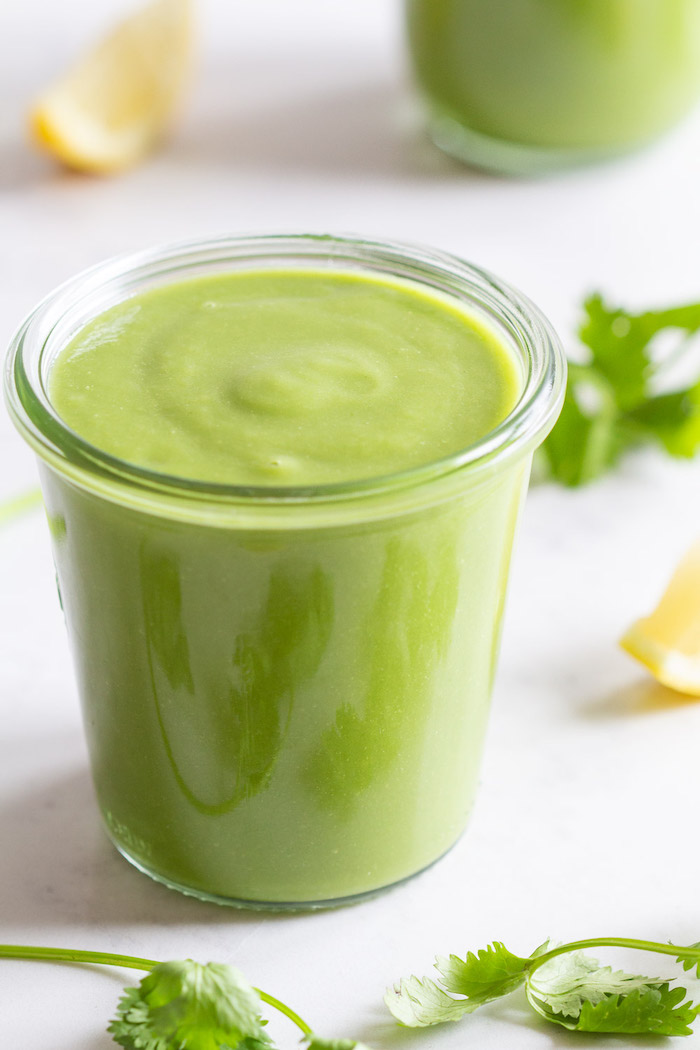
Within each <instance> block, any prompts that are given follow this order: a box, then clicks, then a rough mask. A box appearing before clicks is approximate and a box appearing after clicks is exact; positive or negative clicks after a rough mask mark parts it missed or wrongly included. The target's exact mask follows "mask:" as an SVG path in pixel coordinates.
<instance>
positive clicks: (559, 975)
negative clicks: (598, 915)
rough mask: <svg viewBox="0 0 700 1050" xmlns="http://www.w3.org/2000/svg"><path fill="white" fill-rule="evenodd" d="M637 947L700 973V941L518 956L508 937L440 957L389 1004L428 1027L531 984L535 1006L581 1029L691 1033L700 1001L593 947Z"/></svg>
mask: <svg viewBox="0 0 700 1050" xmlns="http://www.w3.org/2000/svg"><path fill="white" fill-rule="evenodd" d="M599 947H610V948H632V949H636V950H639V951H647V952H658V953H660V954H662V955H670V956H673V957H674V959H675V960H676V962H677V963H680V964H681V965H682V966H683V969H684V970H695V971H696V973H697V975H698V976H700V943H699V944H692V945H689V946H688V947H679V946H677V945H673V944H659V943H658V942H656V941H640V940H632V939H629V938H617V937H597V938H593V939H589V940H584V941H573V942H571V943H569V944H562V945H558V946H557V947H554V948H550V947H549V944H548V943H545V944H543V945H540V947H539V948H536V949H535V950H534V952H532V954H531V955H528V956H525V957H521V956H518V955H513V954H512V953H511V952H510V951H508V949H507V948H506V947H505V945H504V944H503V943H501V942H500V941H494V943H493V944H490V945H489V946H488V947H487V948H482V949H481V950H480V951H478V952H476V953H474V952H468V953H467V955H466V956H465V958H464V959H462V958H459V957H458V956H456V955H450V956H449V957H448V958H440V957H438V959H437V960H436V962H435V966H436V969H437V971H438V974H439V977H438V980H437V981H434V980H432V979H431V978H429V977H422V978H418V977H407V978H402V979H401V980H400V981H399V983H398V984H397V985H395V986H394V987H393V988H391V989H389V990H388V991H387V993H386V996H385V1002H386V1004H387V1006H388V1007H389V1009H390V1011H391V1013H392V1014H393V1015H394V1017H395V1018H396V1020H397V1021H398V1022H399V1024H401V1025H405V1026H407V1027H410V1028H424V1027H427V1026H429V1025H435V1024H442V1023H444V1022H445V1021H459V1020H460V1019H461V1018H462V1017H464V1016H465V1015H466V1014H470V1013H473V1011H474V1010H477V1009H479V1007H481V1006H484V1005H485V1004H486V1003H489V1002H492V1001H493V1000H494V999H501V998H502V997H503V996H506V995H509V994H510V993H511V992H514V991H515V990H516V989H517V988H521V987H524V989H525V994H526V997H527V1001H528V1002H529V1004H530V1006H532V1008H533V1009H534V1010H535V1011H536V1012H537V1013H538V1014H540V1015H541V1016H542V1017H543V1018H545V1020H547V1021H552V1022H553V1023H554V1024H558V1025H561V1026H562V1027H564V1028H568V1029H569V1030H570V1031H575V1032H606V1033H617V1034H618V1035H640V1034H646V1035H690V1034H691V1033H692V1028H691V1025H692V1023H693V1021H694V1020H695V1017H696V1016H697V1014H698V1012H700V1005H695V1004H693V1003H692V1002H691V1001H690V999H688V998H687V996H688V992H687V990H686V989H685V988H683V987H681V986H680V985H678V986H675V987H672V986H671V981H670V980H668V979H666V978H657V977H643V976H639V975H636V974H628V973H625V972H624V971H622V970H613V969H612V968H611V967H610V966H601V965H600V963H599V962H598V960H597V959H594V958H591V957H590V956H589V955H586V954H584V953H585V951H586V950H587V949H590V948H599Z"/></svg>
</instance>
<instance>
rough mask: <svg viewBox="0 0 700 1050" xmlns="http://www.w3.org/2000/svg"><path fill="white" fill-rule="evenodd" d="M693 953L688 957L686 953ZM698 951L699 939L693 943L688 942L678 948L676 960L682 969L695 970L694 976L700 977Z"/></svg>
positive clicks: (699, 950)
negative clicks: (685, 945) (684, 946)
mask: <svg viewBox="0 0 700 1050" xmlns="http://www.w3.org/2000/svg"><path fill="white" fill-rule="evenodd" d="M689 952H691V953H694V955H691V957H690V958H688V954H687V953H689ZM698 952H700V941H696V943H695V944H689V945H688V947H687V948H683V949H678V955H677V957H676V961H677V962H679V963H681V964H682V966H683V969H684V970H695V976H696V977H700V959H698V955H697V953H698Z"/></svg>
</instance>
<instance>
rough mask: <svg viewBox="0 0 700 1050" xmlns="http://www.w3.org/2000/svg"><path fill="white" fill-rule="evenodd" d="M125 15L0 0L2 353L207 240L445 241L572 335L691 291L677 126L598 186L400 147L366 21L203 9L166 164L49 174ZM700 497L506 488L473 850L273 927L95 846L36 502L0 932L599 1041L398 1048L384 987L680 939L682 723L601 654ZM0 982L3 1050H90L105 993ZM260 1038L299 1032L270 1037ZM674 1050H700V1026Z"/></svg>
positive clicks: (699, 143)
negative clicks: (72, 287) (461, 962)
mask: <svg viewBox="0 0 700 1050" xmlns="http://www.w3.org/2000/svg"><path fill="white" fill-rule="evenodd" d="M126 7H128V5H127V4H124V3H121V2H120V0H102V2H101V3H100V4H94V3H89V2H88V0H62V2H61V3H60V4H48V3H46V0H23V2H21V3H20V0H8V2H6V3H5V4H4V5H3V7H2V10H1V11H0V48H1V51H2V56H3V57H2V62H1V63H0V89H1V90H0V253H1V255H0V266H1V270H0V337H1V341H2V342H3V343H6V342H7V339H8V338H9V336H10V334H11V332H12V330H13V328H14V327H15V326H16V325H17V323H18V322H19V320H20V319H21V317H22V315H23V314H24V313H25V312H26V311H27V310H28V309H29V308H30V307H31V306H32V305H33V304H34V303H35V301H36V300H37V299H38V298H39V297H40V296H42V295H43V294H44V293H46V292H47V291H49V290H50V289H51V288H52V287H53V286H54V285H56V284H57V283H58V282H60V281H61V280H62V279H64V278H66V277H68V276H69V275H71V274H73V273H74V272H75V271H77V270H78V269H81V268H83V267H85V266H87V265H89V264H91V263H93V262H96V261H98V260H100V259H102V258H104V257H105V256H108V255H111V254H114V253H116V252H121V251H124V250H127V249H132V248H137V247H142V246H147V245H150V244H152V243H156V242H159V241H164V240H173V239H179V238H182V237H189V236H196V235H200V234H211V233H218V232H223V231H230V232H234V231H237V232H248V231H261V232H262V231H295V230H296V231H299V230H302V231H306V230H313V231H352V232H358V233H364V234H367V235H371V236H377V237H391V238H398V239H402V240H411V241H419V242H425V243H427V244H431V245H435V246H438V247H441V248H445V249H449V250H452V251H455V252H458V253H460V254H462V255H464V256H465V257H467V258H470V259H472V260H473V261H476V262H478V263H480V264H481V265H484V266H487V267H489V268H491V269H493V270H494V271H496V272H497V273H499V274H500V275H501V276H503V277H505V278H507V279H509V280H510V281H512V282H513V283H515V284H517V285H519V286H520V287H521V288H522V289H523V290H524V291H526V292H527V293H529V294H530V296H531V297H532V298H533V299H535V300H536V301H537V302H538V303H539V304H540V305H541V306H542V307H543V308H544V309H545V311H546V312H548V313H549V315H550V316H551V318H552V319H553V320H554V322H555V323H556V324H557V326H558V327H559V328H560V330H561V332H562V335H563V337H564V339H565V342H567V344H568V345H569V346H572V345H575V344H574V339H573V332H574V329H575V324H576V320H577V316H578V304H579V302H580V300H581V298H582V296H583V294H584V293H585V292H587V291H589V290H590V289H593V288H601V289H603V290H604V291H606V292H607V293H608V294H609V296H610V297H611V298H612V299H614V300H617V301H619V302H621V303H623V304H626V305H630V306H633V307H634V306H639V307H645V306H652V305H665V304H668V303H671V302H680V301H683V300H689V301H690V300H693V299H698V298H700V248H699V247H698V246H699V245H700V203H699V202H700V192H699V191H698V187H699V186H700V112H698V113H696V114H695V116H694V117H693V118H691V119H690V120H689V121H687V122H686V123H685V124H684V126H682V127H681V128H680V129H678V130H677V131H675V132H673V133H672V134H671V135H670V136H668V137H667V138H666V139H665V140H664V141H663V142H661V143H660V144H659V145H657V146H656V147H655V148H653V149H651V150H649V151H647V152H644V153H642V154H640V155H637V156H634V157H631V158H629V159H626V160H624V161H622V162H618V163H615V164H611V165H609V166H605V167H601V168H596V169H592V170H587V171H583V172H576V173H572V174H567V175H564V176H559V177H557V178H550V179H542V180H536V181H509V180H506V179H499V178H492V177H488V176H485V175H480V174H476V173H474V172H470V171H467V170H465V169H462V168H460V167H458V166H457V165H455V164H453V163H451V162H449V161H448V160H446V159H445V158H443V157H441V156H440V155H439V154H438V153H437V152H436V151H434V150H433V148H432V147H431V146H430V145H429V143H428V142H427V141H426V140H425V138H424V137H423V135H422V133H421V128H420V122H419V119H418V117H417V115H416V111H415V106H414V104H413V102H412V100H411V96H410V92H409V90H408V87H407V83H406V80H407V78H406V72H405V62H404V59H403V56H402V41H401V26H400V11H399V7H398V4H397V3H395V2H389V0H353V3H351V4H339V3H329V2H327V0H294V2H292V0H236V3H232V2H227V0H202V2H201V4H200V23H201V38H200V45H199V48H200V62H199V68H198V71H197V75H196V79H195V81H194V83H193V85H192V89H191V91H190V93H189V96H188V99H187V102H186V105H185V108H184V112H183V115H182V119H181V121H180V122H179V124H178V126H177V130H176V132H175V134H174V135H173V137H172V138H171V140H170V142H169V144H168V145H167V146H166V148H165V149H164V150H163V151H162V152H160V153H159V154H158V155H157V156H154V157H153V158H152V159H150V160H149V161H148V162H147V163H145V164H143V165H142V166H141V167H139V168H137V169H136V170H134V171H132V172H130V173H128V174H126V175H123V176H120V177H118V178H106V179H91V178H84V177H80V176H77V175H70V174H67V173H65V172H62V171H60V170H58V169H57V168H56V167H55V166H54V165H53V164H52V163H51V161H50V160H49V159H47V158H44V157H42V156H40V155H38V154H36V153H35V152H33V150H32V148H31V147H30V146H29V145H28V144H27V143H26V141H25V132H24V116H25V112H26V108H27V105H28V103H29V100H30V99H31V98H32V96H33V95H34V94H35V93H36V91H37V90H39V89H40V88H41V87H42V86H43V85H44V84H45V83H46V82H47V81H48V80H49V79H50V78H51V76H52V75H54V74H55V73H56V72H57V71H59V70H60V69H61V68H62V67H63V66H65V64H66V63H67V62H68V61H69V59H70V57H71V56H72V55H73V54H75V53H76V52H78V51H79V50H80V48H81V47H82V46H83V45H84V44H85V43H86V42H87V41H88V40H90V39H91V38H92V37H93V36H94V34H95V33H97V32H99V31H100V30H101V29H103V28H105V27H106V26H107V25H109V24H110V22H111V21H112V19H113V18H114V17H115V15H116V14H118V13H119V12H120V11H122V10H123V9H124V8H126ZM0 463H1V465H2V469H1V472H0V497H3V496H11V495H13V494H16V493H20V492H22V491H23V490H25V489H27V488H31V487H32V486H33V485H34V484H35V470H34V464H33V461H32V458H31V456H30V454H29V453H28V451H27V450H26V449H25V448H24V446H23V445H22V443H21V442H20V439H19V438H18V437H17V436H16V435H15V433H14V431H13V430H12V427H11V425H10V423H9V421H8V420H7V418H6V416H5V414H4V413H3V414H2V418H0ZM699 483H700V464H698V463H683V464H675V463H670V462H667V461H664V460H663V459H662V458H661V457H660V456H657V455H656V454H653V453H648V454H643V455H637V456H635V457H633V458H632V459H629V460H627V461H626V463H625V464H624V465H623V467H622V468H621V469H619V470H618V471H617V472H616V473H615V474H614V476H610V477H609V478H608V479H606V480H604V481H602V482H599V483H597V484H594V485H592V486H590V487H588V488H586V489H583V490H580V491H573V492H568V491H564V490H561V489H558V488H555V487H552V486H541V487H539V488H536V489H534V490H533V491H532V492H531V493H530V497H529V502H528V506H527V510H526V514H525V520H524V523H523V529H522V532H521V536H520V542H519V545H518V548H517V554H516V559H515V564H514V570H513V575H512V583H511V591H510V602H509V608H508V613H507V621H506V629H505V635H504V641H503V649H502V659H501V665H500V672H499V675H498V681H497V687H496V691H495V696H494V705H493V717H492V721H491V726H490V731H489V736H488V741H487V752H486V758H485V763H484V767H483V776H482V786H481V793H480V797H479V801H478V805H477V808H476V812H475V814H474V818H473V821H472V824H471V827H470V828H469V830H468V832H467V834H466V836H465V837H464V838H463V839H462V841H461V842H460V844H459V845H458V846H457V847H456V848H455V849H454V851H453V852H452V853H451V854H450V855H449V856H448V857H447V858H446V859H444V860H443V861H442V862H441V863H439V864H438V865H437V866H436V867H434V868H433V869H432V870H430V871H429V872H427V873H426V874H424V875H422V876H421V877H419V878H417V879H415V880H413V881H411V882H409V883H408V884H406V885H404V886H403V887H401V888H399V889H397V890H395V891H393V892H391V893H388V894H386V895H384V896H382V897H379V898H377V899H375V900H373V901H371V902H369V903H365V904H362V905H359V906H356V907H353V908H347V909H343V910H338V911H330V912H326V913H321V914H314V915H305V916H291V917H275V916H271V915H262V914H255V913H249V914H248V913H244V912H238V911H234V910H228V909H220V908H217V907H215V906H209V905H204V904H200V903H197V902H195V901H192V900H190V899H186V898H184V897H180V896H179V895H177V894H175V893H172V892H170V891H168V890H166V889H164V888H162V887H160V886H158V885H155V884H154V883H152V882H150V881H149V880H148V879H147V878H145V877H144V876H142V875H140V874H138V873H137V872H136V871H134V870H132V869H131V868H130V867H129V866H128V865H127V864H126V862H124V861H123V860H122V859H121V858H120V857H119V856H117V854H116V853H115V852H114V850H113V849H112V847H111V846H110V845H109V844H108V843H107V841H106V839H105V837H104V835H103V833H102V831H101V828H100V825H99V822H98V816H97V811H96V807H95V804H94V800H93V794H92V788H91V784H90V777H89V773H88V769H87V760H86V754H85V747H84V743H83V737H82V731H81V726H80V719H79V713H78V704H77V699H76V690H75V684H74V681H73V676H72V671H71V666H70V662H69V658H68V653H67V645H66V641H65V637H64V631H63V624H62V621H61V617H60V614H59V609H58V603H57V601H56V596H55V593H54V587H53V575H52V566H51V556H50V552H49V545H48V530H47V529H46V527H45V523H44V521H43V519H42V515H41V513H40V511H34V512H32V513H30V514H28V515H26V516H25V517H24V518H23V519H22V520H19V521H17V522H16V523H14V524H12V525H9V526H6V527H4V528H3V529H2V531H0V639H1V642H0V647H1V648H0V940H2V941H6V942H18V943H35V944H54V945H62V946H69V947H85V948H93V949H98V950H99V949H102V950H111V951H118V952H124V953H130V954H137V955H145V956H148V957H153V958H163V959H165V958H181V957H184V956H191V957H194V958H197V959H200V960H202V961H206V960H208V959H216V960H220V961H227V962H232V963H234V964H235V965H237V966H239V967H240V968H241V969H242V970H244V972H245V973H246V974H247V975H248V976H249V978H250V979H251V980H252V981H253V982H254V983H255V984H258V985H259V986H261V987H263V988H265V989H266V990H268V991H269V992H271V993H273V994H275V995H277V996H279V997H281V998H283V999H285V1000H287V1001H288V1002H289V1003H290V1004H291V1005H292V1006H293V1007H295V1008H296V1009H297V1010H298V1011H299V1012H300V1013H301V1014H302V1015H304V1016H306V1017H307V1018H308V1019H309V1020H310V1021H311V1023H312V1024H313V1025H314V1026H315V1027H316V1028H317V1029H318V1030H319V1031H322V1032H325V1033H326V1034H328V1035H336V1036H341V1035H344V1036H354V1037H355V1038H360V1039H363V1040H365V1041H366V1042H368V1043H370V1044H371V1045H372V1046H373V1047H375V1048H376V1050H389V1048H391V1050H396V1048H402V1047H406V1048H408V1050H413V1048H414V1047H415V1048H416V1050H420V1048H421V1047H424V1048H425V1050H433V1048H435V1050H437V1048H439V1050H457V1048H461V1047H462V1046H467V1045H468V1046H474V1047H478V1048H484V1050H491V1048H494V1050H495V1048H499V1050H500V1048H503V1047H506V1048H512V1050H526V1048H527V1050H530V1048H532V1050H545V1048H549V1047H567V1048H568V1047H570V1046H571V1047H573V1046H577V1047H581V1048H582V1050H584V1048H586V1047H589V1046H592V1045H593V1043H594V1042H596V1040H594V1039H593V1038H588V1037H586V1036H578V1037H577V1036H575V1035H574V1036H571V1035H569V1034H568V1033H566V1032H564V1031H563V1030H561V1029H556V1028H554V1027H552V1026H545V1025H544V1023H540V1022H538V1021H537V1020H536V1019H533V1018H531V1017H529V1016H528V1015H527V1014H526V1012H525V1009H524V1005H523V1001H522V999H520V998H518V997H517V996H516V997H514V998H513V999H512V1000H511V1001H508V1002H507V1003H506V1004H504V1005H502V1006H494V1007H491V1008H486V1009H484V1010H483V1011H482V1012H481V1013H478V1014H476V1015H474V1016H473V1017H472V1018H470V1019H468V1020H467V1021H466V1022H464V1023H463V1024H461V1025H459V1026H447V1027H443V1028H441V1029H433V1030H431V1031H428V1032H424V1033H417V1034H414V1033H410V1032H406V1031H401V1030H399V1029H398V1028H396V1027H395V1026H394V1025H393V1022H392V1020H391V1018H390V1017H389V1016H388V1014H387V1013H386V1011H385V1009H384V1007H383V1005H382V993H383V990H384V988H385V986H386V985H388V984H390V983H391V982H392V981H393V980H395V979H396V978H398V977H399V976H401V975H403V974H408V973H410V972H416V973H428V972H429V971H430V969H431V964H432V959H433V956H434V955H435V954H436V953H448V952H456V953H463V952H464V951H466V950H467V949H470V948H473V949H476V948H478V947H481V946H484V945H485V944H486V943H487V942H488V941H490V940H493V939H502V940H504V941H505V942H506V944H507V945H508V946H509V947H510V948H511V949H512V950H513V951H516V952H528V951H530V950H531V949H532V948H533V947H534V946H535V945H536V944H538V943H539V942H540V941H542V940H543V939H544V938H545V937H547V936H550V937H552V938H554V939H557V940H568V939H572V938H578V937H585V936H596V935H603V934H610V935H618V936H639V937H650V938H656V939H659V940H665V939H674V940H675V941H676V943H690V942H691V941H695V940H697V939H698V938H700V905H699V898H698V875H697V863H696V862H697V858H698V848H697V839H696V836H697V817H698V794H699V791H700V763H699V762H698V742H699V741H700V704H699V703H696V702H692V701H687V700H684V699H683V698H681V697H679V696H677V695H675V694H673V693H671V692H669V691H667V690H665V689H663V688H661V687H660V686H656V685H654V683H653V682H652V681H651V679H650V678H648V677H647V676H646V675H645V673H644V672H643V671H642V669H641V668H640V667H639V666H637V665H635V663H633V662H632V661H631V660H630V659H629V658H627V657H626V656H625V655H624V654H623V653H622V652H621V651H620V650H619V649H618V648H617V645H616V639H617V638H618V636H619V635H620V633H621V632H622V631H623V629H624V628H625V627H626V626H627V624H628V623H629V622H630V621H631V620H632V619H634V618H636V617H637V616H638V615H641V614H642V613H644V612H646V611H648V610H649V609H650V607H651V606H652V605H653V604H654V603H655V601H656V599H657V597H658V595H659V593H660V591H661V589H662V587H663V585H664V583H665V581H666V579H667V576H668V574H669V572H670V570H671V568H672V567H673V565H674V564H675V562H676V560H677V559H678V558H679V556H680V555H681V553H682V552H683V551H684V549H685V547H686V546H687V545H688V544H689V543H690V542H692V541H693V540H694V539H695V538H696V536H697V535H698V534H699V533H700V484H699ZM635 964H636V965H637V966H641V967H642V968H643V967H644V966H646V965H647V964H649V960H648V958H644V957H643V958H642V960H635ZM651 965H652V966H656V965H657V964H655V963H652V964H651ZM660 968H661V970H663V969H664V967H663V963H662V964H661V967H660ZM0 970H1V977H0V1019H1V1023H0V1027H1V1028H2V1035H1V1037H0V1045H1V1046H2V1047H3V1050H4V1048H5V1047H7V1048H13V1050H108V1048H109V1047H110V1046H113V1044H112V1042H111V1039H110V1037H109V1036H108V1035H106V1034H105V1032H104V1028H105V1023H106V1021H107V1019H108V1017H109V1016H111V1012H112V1010H113V1007H114V1004H115V1002H116V999H117V997H118V993H119V991H120V989H121V987H122V984H123V983H124V980H125V979H128V977H129V975H128V974H126V973H124V972H121V971H120V972H117V971H113V970H95V971H88V970H86V969H84V968H80V967H60V966H48V965H43V964H34V963H26V962H22V963H20V962H0ZM273 1032H274V1035H275V1036H276V1037H277V1038H278V1039H279V1041H280V1043H281V1045H282V1046H283V1047H285V1048H287V1047H292V1046H293V1045H294V1044H295V1042H296V1035H295V1030H294V1029H293V1028H292V1027H291V1026H290V1025H288V1024H287V1023H286V1022H284V1021H283V1022H279V1023H277V1022H275V1024H274V1026H273ZM596 1045H598V1046H600V1045H601V1044H600V1043H599V1042H596ZM610 1045H614V1046H616V1047H633V1046H638V1045H640V1044H639V1042H638V1041H635V1040H632V1039H627V1040H625V1039H619V1040H612V1041H611V1043H610ZM645 1045H649V1044H645ZM654 1045H659V1043H658V1042H656V1041H655V1042H654ZM682 1045H683V1046H686V1047H688V1048H691V1047H700V1030H699V1031H698V1033H697V1034H696V1035H694V1036H691V1037H690V1038H689V1039H687V1040H686V1041H685V1042H684V1043H683V1044H682Z"/></svg>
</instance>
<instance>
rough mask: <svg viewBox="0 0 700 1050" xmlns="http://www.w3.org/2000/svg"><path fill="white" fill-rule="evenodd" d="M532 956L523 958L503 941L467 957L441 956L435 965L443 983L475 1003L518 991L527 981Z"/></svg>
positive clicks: (450, 989) (449, 989)
mask: <svg viewBox="0 0 700 1050" xmlns="http://www.w3.org/2000/svg"><path fill="white" fill-rule="evenodd" d="M529 963H530V959H521V958H520V957H519V956H518V955H513V954H512V953H511V952H509V951H508V949H507V948H506V946H505V945H504V944H502V943H501V941H494V942H493V944H490V945H489V946H488V948H481V949H479V951H478V952H477V953H476V954H474V952H468V953H467V956H466V958H465V959H460V958H459V957H458V956H456V955H450V956H449V958H447V959H443V958H438V959H437V960H436V962H435V966H436V967H437V969H438V971H439V972H440V975H441V976H440V984H441V985H442V986H443V988H444V989H445V991H447V992H451V993H452V994H453V995H464V996H466V997H467V998H468V999H469V1001H470V1002H471V1003H472V1004H475V1006H481V1005H482V1003H488V1002H490V1001H491V1000H492V999H500V998H501V996H503V995H508V993H509V992H513V991H515V989H516V988H518V987H519V986H520V985H521V984H522V983H523V982H524V980H525V977H526V976H527V972H528V966H529Z"/></svg>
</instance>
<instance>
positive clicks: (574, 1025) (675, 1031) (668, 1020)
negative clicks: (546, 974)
mask: <svg viewBox="0 0 700 1050" xmlns="http://www.w3.org/2000/svg"><path fill="white" fill-rule="evenodd" d="M686 995H687V992H686V990H685V988H670V987H669V985H668V983H663V984H653V985H646V986H644V987H641V988H638V989H637V990H636V991H632V992H630V993H629V994H628V995H606V996H604V997H603V998H602V999H601V1000H599V1001H598V1002H597V1003H593V1002H592V1001H590V1000H586V1001H584V1002H583V1005H582V1007H581V1012H580V1014H579V1015H578V1017H575V1018H571V1017H567V1016H565V1015H564V1014H556V1013H554V1012H552V1011H551V1010H549V1009H547V1007H546V1006H544V1007H543V1008H540V1007H536V1009H538V1011H539V1012H540V1013H541V1014H542V1015H543V1017H546V1018H547V1020H548V1021H554V1023H555V1024H559V1025H562V1026H563V1027H564V1028H568V1029H569V1030H570V1031H572V1032H608V1033H613V1032H614V1033H617V1034H618V1035H692V1031H693V1030H692V1028H691V1027H690V1025H691V1024H692V1022H693V1021H694V1020H695V1017H696V1014H697V1008H696V1007H695V1006H693V1004H692V1003H691V1002H690V1001H685V997H686ZM531 1002H532V1000H531ZM534 1005H535V1003H534V1002H533V1006H534Z"/></svg>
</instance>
